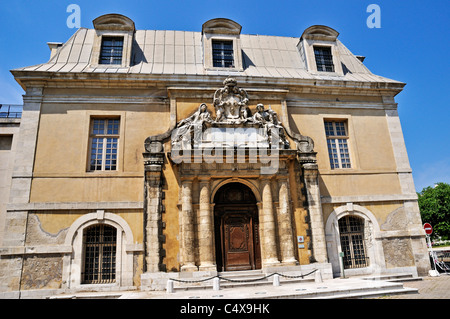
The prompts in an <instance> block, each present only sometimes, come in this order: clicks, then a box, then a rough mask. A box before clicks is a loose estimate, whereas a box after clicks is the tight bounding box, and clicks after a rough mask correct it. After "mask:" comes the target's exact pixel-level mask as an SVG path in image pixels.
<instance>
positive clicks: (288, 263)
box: [281, 258, 299, 266]
mask: <svg viewBox="0 0 450 319" xmlns="http://www.w3.org/2000/svg"><path fill="white" fill-rule="evenodd" d="M297 265H299V262H298V261H297V260H296V259H295V258H288V259H285V260H283V261H282V262H281V266H297Z"/></svg>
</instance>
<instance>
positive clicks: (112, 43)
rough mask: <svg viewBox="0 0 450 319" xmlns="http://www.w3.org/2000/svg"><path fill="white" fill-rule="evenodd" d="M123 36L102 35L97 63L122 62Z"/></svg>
mask: <svg viewBox="0 0 450 319" xmlns="http://www.w3.org/2000/svg"><path fill="white" fill-rule="evenodd" d="M122 54H123V37H103V38H102V48H101V51H100V61H99V64H122Z"/></svg>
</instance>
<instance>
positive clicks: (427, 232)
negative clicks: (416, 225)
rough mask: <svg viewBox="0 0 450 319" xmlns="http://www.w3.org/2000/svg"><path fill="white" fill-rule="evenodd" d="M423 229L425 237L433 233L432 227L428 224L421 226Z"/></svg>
mask: <svg viewBox="0 0 450 319" xmlns="http://www.w3.org/2000/svg"><path fill="white" fill-rule="evenodd" d="M423 229H425V233H426V234H427V235H431V234H432V233H433V227H431V225H430V224H429V223H425V224H423Z"/></svg>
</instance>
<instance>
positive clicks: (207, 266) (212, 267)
mask: <svg viewBox="0 0 450 319" xmlns="http://www.w3.org/2000/svg"><path fill="white" fill-rule="evenodd" d="M198 270H199V271H215V270H217V266H216V265H215V264H213V263H204V264H201V265H200V266H199V267H198Z"/></svg>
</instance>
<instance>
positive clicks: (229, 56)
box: [212, 40, 234, 68]
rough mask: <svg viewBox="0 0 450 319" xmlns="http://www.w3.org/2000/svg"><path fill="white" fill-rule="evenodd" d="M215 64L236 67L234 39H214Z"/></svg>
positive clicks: (215, 65) (216, 65)
mask: <svg viewBox="0 0 450 319" xmlns="http://www.w3.org/2000/svg"><path fill="white" fill-rule="evenodd" d="M212 52H213V66H214V67H222V68H232V67H234V57H233V41H219V40H213V41H212Z"/></svg>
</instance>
